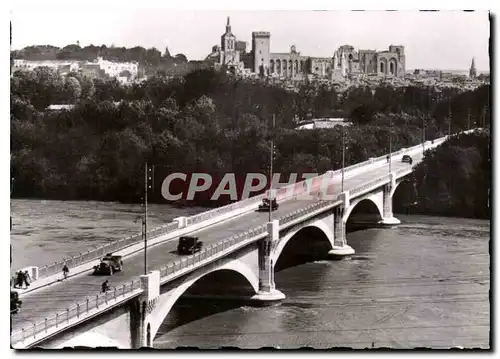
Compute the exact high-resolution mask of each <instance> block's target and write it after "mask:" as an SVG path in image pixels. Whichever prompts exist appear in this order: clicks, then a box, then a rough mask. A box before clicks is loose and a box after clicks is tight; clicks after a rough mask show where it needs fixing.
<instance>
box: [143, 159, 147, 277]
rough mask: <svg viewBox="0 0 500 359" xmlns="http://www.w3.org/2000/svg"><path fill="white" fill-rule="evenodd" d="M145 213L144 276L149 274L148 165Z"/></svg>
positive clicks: (145, 173)
mask: <svg viewBox="0 0 500 359" xmlns="http://www.w3.org/2000/svg"><path fill="white" fill-rule="evenodd" d="M143 209H144V213H143V220H142V230H143V234H142V235H143V236H144V275H146V274H148V163H147V162H146V165H145V166H144V205H143Z"/></svg>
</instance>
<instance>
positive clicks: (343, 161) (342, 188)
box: [340, 126, 345, 192]
mask: <svg viewBox="0 0 500 359" xmlns="http://www.w3.org/2000/svg"><path fill="white" fill-rule="evenodd" d="M344 167H345V139H344V126H342V182H341V187H340V188H341V190H340V192H344Z"/></svg>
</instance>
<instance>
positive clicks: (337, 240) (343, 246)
mask: <svg viewBox="0 0 500 359" xmlns="http://www.w3.org/2000/svg"><path fill="white" fill-rule="evenodd" d="M345 198H346V197H345V196H344V202H348V199H347V201H346V200H345ZM344 212H345V207H344V206H339V207H336V208H335V213H334V214H333V218H334V219H333V220H334V228H333V248H332V249H331V250H330V251H329V252H328V255H329V256H330V257H332V258H336V259H341V258H343V257H346V256H350V255H351V254H354V249H353V248H352V247H351V246H349V245H348V244H347V240H346V236H345V229H346V224H345V221H344Z"/></svg>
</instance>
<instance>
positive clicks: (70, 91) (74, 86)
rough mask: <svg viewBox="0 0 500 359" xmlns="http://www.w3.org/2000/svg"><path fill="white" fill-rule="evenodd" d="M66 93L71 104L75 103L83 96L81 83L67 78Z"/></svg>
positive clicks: (72, 78)
mask: <svg viewBox="0 0 500 359" xmlns="http://www.w3.org/2000/svg"><path fill="white" fill-rule="evenodd" d="M64 92H65V94H66V96H67V98H68V101H69V102H70V103H75V102H76V101H78V100H79V99H80V96H81V95H82V87H81V85H80V82H79V81H78V80H77V79H76V78H74V77H67V78H66V81H65V83H64Z"/></svg>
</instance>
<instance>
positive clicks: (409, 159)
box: [401, 155, 413, 165]
mask: <svg viewBox="0 0 500 359" xmlns="http://www.w3.org/2000/svg"><path fill="white" fill-rule="evenodd" d="M401 162H405V163H409V164H410V165H411V164H412V163H413V159H412V158H411V157H410V156H408V155H404V156H403V159H402V160H401Z"/></svg>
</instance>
